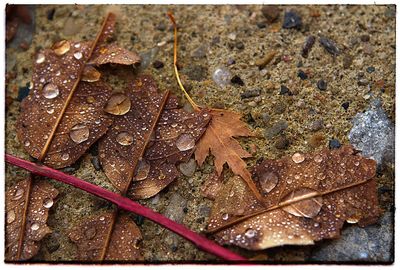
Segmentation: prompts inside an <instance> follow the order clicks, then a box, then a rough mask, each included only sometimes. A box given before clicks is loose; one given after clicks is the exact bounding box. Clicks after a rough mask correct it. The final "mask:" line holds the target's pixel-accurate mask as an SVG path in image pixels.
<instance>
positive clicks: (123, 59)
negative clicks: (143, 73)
mask: <svg viewBox="0 0 400 270" xmlns="http://www.w3.org/2000/svg"><path fill="white" fill-rule="evenodd" d="M110 63H111V64H120V65H136V64H139V63H140V56H139V55H138V54H137V53H135V52H131V51H128V50H126V49H124V48H121V47H118V45H116V44H114V43H113V44H110V45H105V46H103V47H101V48H99V49H98V51H96V52H95V54H94V55H93V57H92V60H91V61H90V63H89V64H91V65H96V66H99V65H104V64H110Z"/></svg>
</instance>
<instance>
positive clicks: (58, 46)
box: [51, 40, 71, 56]
mask: <svg viewBox="0 0 400 270" xmlns="http://www.w3.org/2000/svg"><path fill="white" fill-rule="evenodd" d="M51 48H52V49H53V51H54V53H55V54H57V55H58V56H61V55H63V54H66V53H67V52H68V51H69V49H70V48H71V44H70V43H69V41H67V40H61V41H59V42H56V43H54V45H53V46H52V47H51Z"/></svg>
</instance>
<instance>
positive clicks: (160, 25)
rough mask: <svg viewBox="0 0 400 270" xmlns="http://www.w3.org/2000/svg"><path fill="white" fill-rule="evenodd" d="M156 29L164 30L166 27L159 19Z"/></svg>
mask: <svg viewBox="0 0 400 270" xmlns="http://www.w3.org/2000/svg"><path fill="white" fill-rule="evenodd" d="M156 29H157V30H159V31H165V30H166V29H167V25H166V24H165V23H164V22H163V21H161V22H160V23H159V24H157V26H156Z"/></svg>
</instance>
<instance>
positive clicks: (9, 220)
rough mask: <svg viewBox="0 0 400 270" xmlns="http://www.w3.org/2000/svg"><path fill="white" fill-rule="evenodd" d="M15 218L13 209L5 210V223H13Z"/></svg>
mask: <svg viewBox="0 0 400 270" xmlns="http://www.w3.org/2000/svg"><path fill="white" fill-rule="evenodd" d="M14 220H15V211H14V210H10V211H8V212H7V223H8V224H10V223H13V222H14Z"/></svg>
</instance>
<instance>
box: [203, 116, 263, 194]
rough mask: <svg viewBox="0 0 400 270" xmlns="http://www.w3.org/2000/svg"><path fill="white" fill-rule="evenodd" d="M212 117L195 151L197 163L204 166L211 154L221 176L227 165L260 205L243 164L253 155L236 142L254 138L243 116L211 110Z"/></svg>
mask: <svg viewBox="0 0 400 270" xmlns="http://www.w3.org/2000/svg"><path fill="white" fill-rule="evenodd" d="M210 114H211V115H212V119H211V122H210V124H209V126H208V128H207V130H206V132H205V133H204V135H203V136H202V137H201V139H200V141H199V142H198V144H197V147H196V151H195V156H196V160H197V163H198V164H199V166H201V165H202V164H203V163H204V161H205V159H206V158H207V156H208V155H209V154H210V152H211V154H212V155H213V156H214V157H215V161H214V163H215V168H216V171H217V174H218V175H221V173H222V170H223V166H224V164H225V163H227V164H228V166H229V167H230V168H231V169H232V172H233V173H234V174H236V175H240V176H241V177H242V179H243V180H244V181H246V183H247V185H248V186H249V188H250V190H251V191H252V192H253V193H254V195H255V196H256V197H257V199H259V200H260V201H261V200H262V197H261V195H260V193H259V191H258V189H257V187H256V186H255V184H254V182H253V180H252V177H251V173H250V172H249V171H248V169H247V164H246V162H245V161H244V160H243V158H248V157H251V154H250V153H248V152H247V151H246V150H244V149H243V148H242V147H241V146H240V144H239V142H238V141H237V140H236V139H235V138H237V137H248V136H252V135H253V134H252V133H251V131H250V130H249V128H248V127H247V126H246V124H245V123H244V122H242V121H241V120H240V118H241V115H240V114H238V113H235V112H231V111H225V110H215V109H211V110H210Z"/></svg>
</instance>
